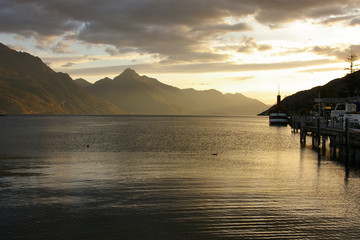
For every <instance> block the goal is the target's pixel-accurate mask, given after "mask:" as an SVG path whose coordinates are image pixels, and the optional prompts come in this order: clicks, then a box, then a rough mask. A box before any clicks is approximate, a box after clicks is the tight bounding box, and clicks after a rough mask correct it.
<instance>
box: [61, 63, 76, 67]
mask: <svg viewBox="0 0 360 240" xmlns="http://www.w3.org/2000/svg"><path fill="white" fill-rule="evenodd" d="M74 65H75V63H71V62H69V63H66V64H64V65H62V66H61V67H64V68H67V67H72V66H74Z"/></svg>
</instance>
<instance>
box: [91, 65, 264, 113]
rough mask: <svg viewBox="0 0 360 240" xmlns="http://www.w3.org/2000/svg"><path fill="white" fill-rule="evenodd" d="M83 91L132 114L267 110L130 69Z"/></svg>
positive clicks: (247, 100)
mask: <svg viewBox="0 0 360 240" xmlns="http://www.w3.org/2000/svg"><path fill="white" fill-rule="evenodd" d="M85 89H86V90H88V91H89V92H90V93H92V94H94V95H96V96H98V97H101V98H104V99H106V100H107V101H109V102H111V103H113V104H114V105H116V106H117V107H118V108H120V109H123V110H125V111H126V112H129V113H133V114H166V115H169V114H190V115H209V114H211V115H212V114H214V115H255V114H257V113H258V111H262V110H264V109H266V108H268V106H267V105H265V104H264V103H262V102H260V101H259V100H256V99H251V98H248V97H245V96H244V95H243V94H241V93H236V94H229V93H228V94H223V93H221V92H219V91H218V90H215V89H209V90H202V91H199V90H195V89H180V88H177V87H174V86H170V85H167V84H164V83H162V82H160V81H159V80H157V79H155V78H151V77H148V76H145V75H144V76H140V75H139V74H138V73H137V72H136V71H134V70H133V69H130V68H128V69H125V70H124V71H123V72H122V73H121V74H120V75H118V76H116V77H114V79H113V80H111V79H109V78H105V79H101V80H99V81H96V82H95V83H94V84H92V85H89V86H86V87H85Z"/></svg>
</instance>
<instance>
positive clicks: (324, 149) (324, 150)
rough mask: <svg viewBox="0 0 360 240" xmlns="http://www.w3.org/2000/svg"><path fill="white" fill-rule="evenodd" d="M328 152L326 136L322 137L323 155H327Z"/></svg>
mask: <svg viewBox="0 0 360 240" xmlns="http://www.w3.org/2000/svg"><path fill="white" fill-rule="evenodd" d="M325 152H326V136H323V137H322V154H323V155H325Z"/></svg>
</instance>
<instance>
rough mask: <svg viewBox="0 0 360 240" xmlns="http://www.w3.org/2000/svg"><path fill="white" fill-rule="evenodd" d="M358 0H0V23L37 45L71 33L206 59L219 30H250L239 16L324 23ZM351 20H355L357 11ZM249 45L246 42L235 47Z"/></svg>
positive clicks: (121, 46) (122, 47)
mask: <svg viewBox="0 0 360 240" xmlns="http://www.w3.org/2000/svg"><path fill="white" fill-rule="evenodd" d="M359 5H360V0H341V1H339V0H317V1H314V0H302V1H289V0H278V1H269V0H242V1H237V0H196V1H195V0H182V1H174V0H147V1H134V0H102V1H98V0H76V1H74V0H46V1H38V0H0V29H1V31H2V32H5V33H14V34H18V35H21V36H25V37H27V38H29V37H32V38H34V39H36V41H38V45H37V46H38V47H39V48H43V49H44V48H46V47H49V46H52V45H53V43H54V41H55V38H56V37H57V38H59V37H61V36H63V38H64V39H65V38H69V36H71V39H72V40H77V41H83V42H86V43H90V44H106V45H109V46H112V48H109V49H108V52H109V54H116V51H115V50H114V48H116V49H117V51H118V52H119V53H121V52H124V51H136V52H139V53H149V54H159V55H160V56H161V57H162V58H163V59H164V60H168V61H177V60H179V61H186V62H191V61H195V60H198V61H203V60H206V58H205V57H204V56H206V53H211V54H210V56H209V55H208V57H210V59H213V60H214V61H215V60H219V59H224V58H225V57H226V56H225V55H219V54H217V53H215V52H212V48H211V47H210V46H209V45H208V43H207V42H208V41H209V40H213V39H214V38H216V37H217V35H219V34H220V35H223V34H227V33H230V32H243V31H251V23H247V22H243V21H242V19H245V17H248V16H252V17H253V19H255V20H256V21H258V22H259V23H261V24H265V25H268V26H276V27H279V26H281V25H282V24H284V23H286V22H290V21H296V20H305V19H312V20H318V21H319V22H324V23H326V19H327V21H328V22H330V21H335V20H336V21H340V20H341V19H340V17H343V18H344V19H342V20H345V18H346V17H347V16H350V15H351V16H354V13H356V10H357V9H358V8H359V7H358V6H359ZM329 16H330V17H331V18H332V19H330V18H329ZM229 19H231V21H229ZM346 20H347V21H350V19H346ZM351 24H353V25H356V24H359V23H358V19H356V18H355V19H353V20H352V21H351ZM69 34H70V35H69ZM64 36H65V37H64ZM65 40H66V39H65ZM267 47H268V49H269V46H267ZM61 49H62V50H63V49H64V48H58V49H54V50H55V51H62V50H61ZM265 49H266V46H263V47H261V46H260V47H259V48H258V50H265ZM252 50H253V47H252V45H251V42H250V43H249V45H245V46H243V48H242V49H240V51H242V52H251V51H252ZM210 59H209V60H210Z"/></svg>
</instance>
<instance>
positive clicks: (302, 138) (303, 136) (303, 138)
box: [300, 116, 306, 147]
mask: <svg viewBox="0 0 360 240" xmlns="http://www.w3.org/2000/svg"><path fill="white" fill-rule="evenodd" d="M304 125H305V120H304V116H302V117H301V120H300V146H302V147H303V146H305V145H306V133H304Z"/></svg>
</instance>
